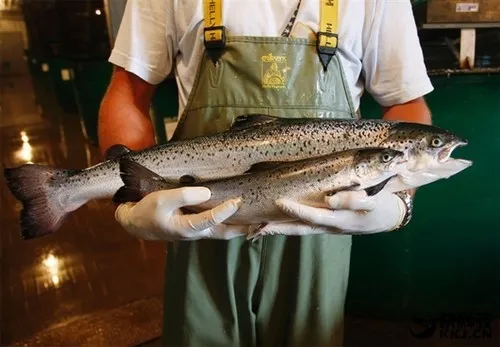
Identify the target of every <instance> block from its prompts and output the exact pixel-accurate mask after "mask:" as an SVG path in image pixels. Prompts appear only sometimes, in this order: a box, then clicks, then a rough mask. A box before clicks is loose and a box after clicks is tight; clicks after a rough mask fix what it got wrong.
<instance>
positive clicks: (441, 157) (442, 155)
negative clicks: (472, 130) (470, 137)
mask: <svg viewBox="0 0 500 347" xmlns="http://www.w3.org/2000/svg"><path fill="white" fill-rule="evenodd" d="M464 146H467V140H459V141H457V142H454V143H451V144H449V145H447V146H445V147H444V148H443V149H442V150H441V151H440V152H439V153H438V162H439V163H446V162H447V161H448V160H450V158H451V154H452V153H453V151H454V150H455V149H457V148H458V147H464ZM452 159H453V158H452Z"/></svg>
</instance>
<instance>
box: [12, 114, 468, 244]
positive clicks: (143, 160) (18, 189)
mask: <svg viewBox="0 0 500 347" xmlns="http://www.w3.org/2000/svg"><path fill="white" fill-rule="evenodd" d="M435 137H439V138H442V139H443V142H444V143H445V144H449V143H456V142H460V141H462V140H460V139H459V138H458V137H457V136H455V135H453V134H452V133H450V132H448V131H446V130H443V129H439V128H436V127H433V126H427V125H419V124H414V123H399V122H391V121H384V120H352V119H304V118H302V119H300V118H294V119H290V118H288V119H284V118H275V117H269V116H260V115H251V116H243V117H239V118H238V119H237V120H236V121H235V125H234V126H233V127H232V128H231V129H230V130H228V131H226V132H223V133H220V134H216V135H212V136H205V137H197V138H193V139H190V140H183V141H174V142H170V143H167V144H164V145H159V146H155V147H152V148H150V149H146V150H143V151H138V152H130V153H128V154H124V155H123V157H128V158H130V159H131V160H133V161H135V162H137V163H139V164H141V165H143V166H144V167H146V168H148V169H150V170H152V171H153V172H155V173H158V174H159V175H161V176H162V177H164V178H165V179H167V180H172V181H178V180H179V178H180V177H182V176H186V175H187V176H192V177H194V178H195V179H196V181H197V182H199V183H201V182H203V181H206V180H212V179H220V178H225V177H232V176H236V175H239V174H242V173H244V172H246V171H247V170H248V169H250V167H251V166H252V165H253V164H255V163H258V162H264V161H289V160H300V159H305V158H308V157H311V156H320V155H325V154H328V153H332V152H337V151H343V150H346V149H353V148H362V147H375V146H382V147H390V148H393V149H399V150H403V151H405V153H407V154H408V153H410V152H412V151H413V152H415V151H417V150H418V154H420V153H423V154H425V155H433V154H432V153H431V152H428V151H427V150H428V149H429V148H430V149H431V150H433V148H431V147H432V146H431V145H430V143H431V142H432V139H433V138H435ZM422 149H423V150H422ZM4 175H5V178H6V180H7V184H8V186H9V188H10V190H11V192H12V194H13V195H14V196H15V197H16V198H17V199H18V200H19V201H21V202H22V203H23V205H24V209H23V211H22V212H21V229H22V234H23V237H25V238H28V239H29V238H32V237H36V236H40V235H44V234H48V233H51V232H53V231H55V230H57V229H58V228H59V227H60V225H61V223H62V222H63V220H64V218H65V217H66V216H67V214H68V213H70V212H71V211H74V210H76V209H77V208H79V207H80V206H82V205H84V204H85V203H87V202H88V201H90V200H94V199H102V198H111V197H112V196H113V195H114V194H115V193H116V191H117V190H118V189H119V188H120V187H121V186H122V185H123V182H122V180H121V178H120V172H119V163H118V159H114V160H108V161H105V162H103V163H100V164H98V165H95V166H93V167H90V168H87V169H84V170H61V169H54V168H51V167H47V166H40V165H36V164H27V165H23V166H21V167H17V168H7V169H5V170H4Z"/></svg>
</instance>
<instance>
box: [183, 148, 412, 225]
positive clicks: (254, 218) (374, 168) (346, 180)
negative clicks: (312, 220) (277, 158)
mask: <svg viewBox="0 0 500 347" xmlns="http://www.w3.org/2000/svg"><path fill="white" fill-rule="evenodd" d="M406 164H407V163H406V160H405V159H404V153H402V152H399V151H395V150H392V149H382V148H376V149H371V148H370V149H356V150H347V151H341V152H337V153H334V154H330V155H326V156H322V157H319V158H312V159H305V160H302V161H299V162H294V163H286V164H282V165H279V166H278V167H275V168H270V169H266V170H263V171H260V172H254V173H251V174H248V175H242V176H237V177H232V178H226V179H222V180H218V181H215V182H207V183H206V184H205V186H206V187H207V188H209V189H210V191H211V193H212V194H211V198H210V200H209V201H207V202H205V203H202V204H200V205H197V206H193V207H189V210H191V211H193V212H200V211H204V210H208V209H211V208H214V207H215V206H217V205H219V204H221V203H223V202H224V201H227V200H229V199H234V198H238V197H239V198H241V199H242V205H241V207H240V208H239V209H238V211H237V212H236V213H235V214H234V215H233V216H231V217H230V218H229V219H227V220H225V221H224V223H226V224H260V223H267V222H282V221H290V220H292V219H291V218H290V216H288V215H286V214H285V213H283V211H282V210H280V209H279V208H278V207H277V206H276V205H275V201H276V200H278V199H280V198H288V199H291V200H295V201H298V202H302V203H305V204H307V205H310V206H316V207H325V208H327V206H326V204H325V200H324V197H325V194H328V193H334V192H335V191H337V190H343V189H349V190H361V189H365V188H369V187H373V186H374V185H377V184H379V183H381V182H382V181H385V180H387V179H388V178H390V177H392V176H394V175H396V174H398V173H399V172H401V171H403V170H406Z"/></svg>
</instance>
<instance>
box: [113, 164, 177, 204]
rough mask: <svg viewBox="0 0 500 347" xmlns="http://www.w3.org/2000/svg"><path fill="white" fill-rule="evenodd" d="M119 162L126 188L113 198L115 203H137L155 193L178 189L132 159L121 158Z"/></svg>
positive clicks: (122, 188)
mask: <svg viewBox="0 0 500 347" xmlns="http://www.w3.org/2000/svg"><path fill="white" fill-rule="evenodd" d="M119 162H120V178H121V179H122V181H123V183H124V186H122V187H121V188H120V189H118V191H117V192H116V193H115V195H114V196H113V202H115V203H118V204H121V203H125V202H137V201H139V200H141V199H142V198H143V197H145V196H146V195H147V194H149V193H152V192H154V191H157V190H163V189H172V188H175V187H176V186H175V185H174V184H172V183H169V182H168V181H166V180H165V179H164V178H163V177H161V176H160V175H158V174H157V173H155V172H153V171H151V170H149V169H148V168H146V167H144V166H142V165H141V164H139V163H137V162H135V161H133V160H131V159H128V158H120V160H119Z"/></svg>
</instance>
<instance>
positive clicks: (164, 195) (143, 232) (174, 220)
mask: <svg viewBox="0 0 500 347" xmlns="http://www.w3.org/2000/svg"><path fill="white" fill-rule="evenodd" d="M210 196H211V193H210V190H209V189H208V188H205V187H185V188H178V189H172V190H162V191H157V192H153V193H150V194H148V195H147V196H146V197H144V198H143V199H142V200H141V201H139V202H137V203H126V204H121V205H119V206H118V208H117V209H116V212H115V218H116V220H117V221H118V222H119V223H120V224H121V225H122V226H123V227H124V228H125V230H127V231H128V232H129V233H130V234H132V235H134V236H136V237H139V238H142V239H145V240H165V241H167V240H168V241H170V240H197V239H201V238H209V239H225V240H227V239H231V238H233V237H237V236H242V235H246V234H248V232H249V231H250V230H251V229H250V228H252V226H250V225H226V224H221V223H222V222H223V221H224V220H226V219H227V218H229V217H231V216H232V215H233V214H234V213H235V212H236V211H237V210H238V209H239V207H240V206H241V200H240V199H233V200H228V201H226V202H224V203H222V204H220V205H219V206H217V207H215V208H213V209H211V210H208V211H204V212H201V213H197V214H189V215H186V214H183V213H182V211H181V210H180V209H179V208H180V207H183V206H189V205H197V204H200V203H202V202H205V201H207V200H209V199H210Z"/></svg>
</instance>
